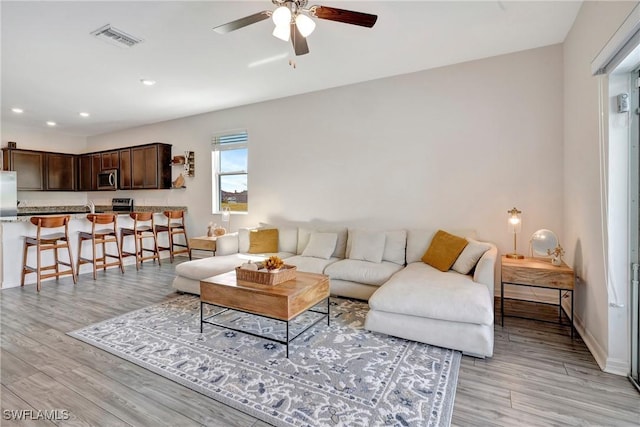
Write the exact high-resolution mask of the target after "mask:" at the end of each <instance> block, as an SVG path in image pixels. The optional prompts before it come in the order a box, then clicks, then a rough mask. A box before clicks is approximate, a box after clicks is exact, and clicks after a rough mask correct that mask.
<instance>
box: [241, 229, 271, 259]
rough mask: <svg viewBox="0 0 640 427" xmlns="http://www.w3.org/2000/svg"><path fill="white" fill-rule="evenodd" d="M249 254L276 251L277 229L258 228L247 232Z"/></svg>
mask: <svg viewBox="0 0 640 427" xmlns="http://www.w3.org/2000/svg"><path fill="white" fill-rule="evenodd" d="M248 252H249V253H250V254H261V253H267V252H278V229H277V228H270V229H259V230H251V231H250V232H249V251H248Z"/></svg>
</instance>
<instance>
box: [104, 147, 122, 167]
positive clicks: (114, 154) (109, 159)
mask: <svg viewBox="0 0 640 427" xmlns="http://www.w3.org/2000/svg"><path fill="white" fill-rule="evenodd" d="M119 157H120V155H119V152H118V150H115V151H105V152H104V153H100V161H101V163H100V164H101V168H102V170H103V171H106V170H111V169H118V167H119V166H120V159H119Z"/></svg>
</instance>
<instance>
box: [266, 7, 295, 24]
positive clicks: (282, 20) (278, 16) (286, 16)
mask: <svg viewBox="0 0 640 427" xmlns="http://www.w3.org/2000/svg"><path fill="white" fill-rule="evenodd" d="M271 19H273V23H274V24H276V27H279V26H287V28H289V24H290V23H291V11H290V10H289V8H288V7H286V6H280V7H279V8H277V9H276V10H274V11H273V13H272V14H271Z"/></svg>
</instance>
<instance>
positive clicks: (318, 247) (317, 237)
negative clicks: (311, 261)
mask: <svg viewBox="0 0 640 427" xmlns="http://www.w3.org/2000/svg"><path fill="white" fill-rule="evenodd" d="M337 241H338V234H337V233H311V236H310V237H309V243H307V247H306V248H304V251H302V256H310V257H314V258H322V259H329V258H331V254H332V253H333V251H334V250H335V249H336V242H337Z"/></svg>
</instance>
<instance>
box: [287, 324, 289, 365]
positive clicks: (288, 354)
mask: <svg viewBox="0 0 640 427" xmlns="http://www.w3.org/2000/svg"><path fill="white" fill-rule="evenodd" d="M288 358H289V322H287V359H288Z"/></svg>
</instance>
